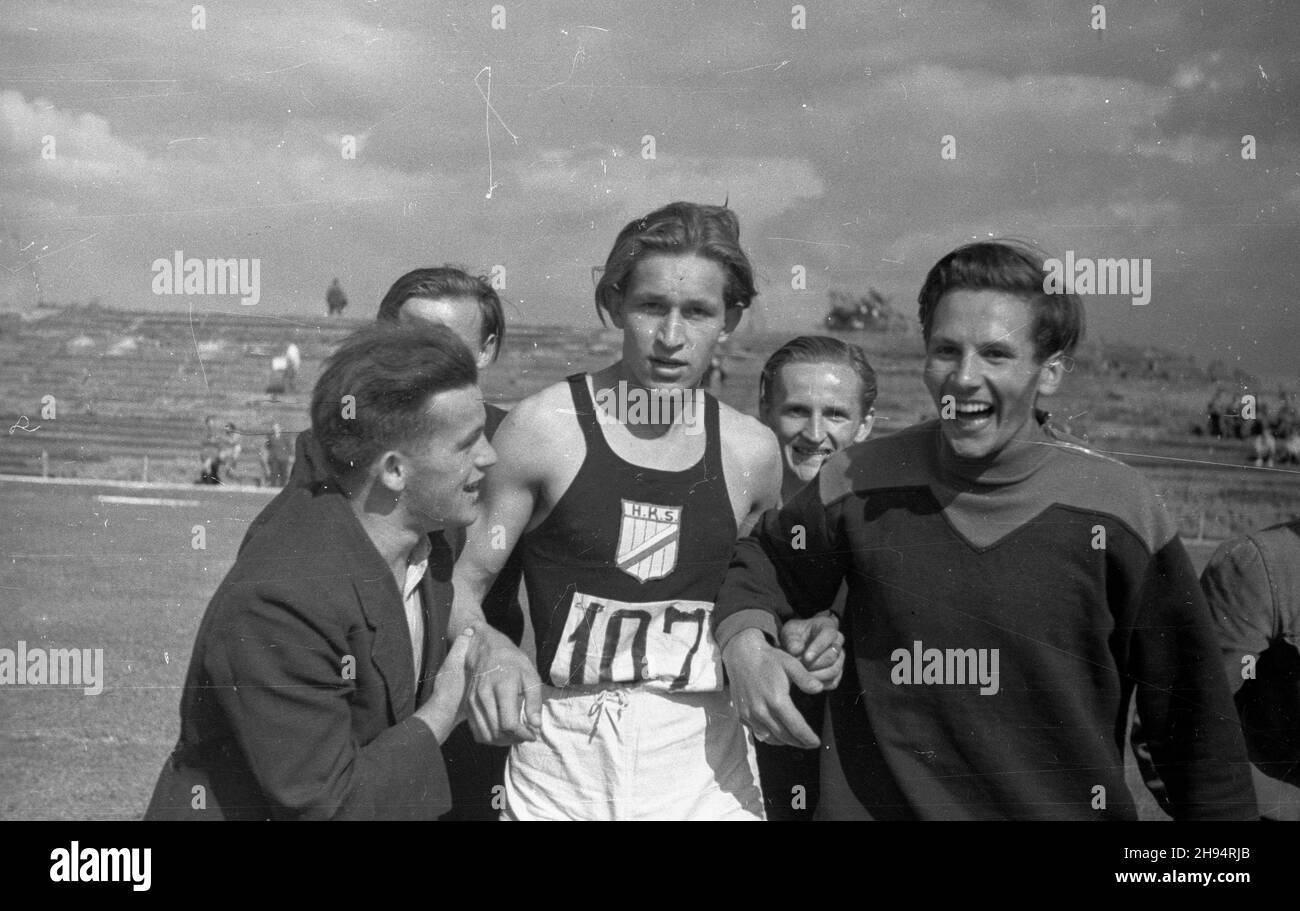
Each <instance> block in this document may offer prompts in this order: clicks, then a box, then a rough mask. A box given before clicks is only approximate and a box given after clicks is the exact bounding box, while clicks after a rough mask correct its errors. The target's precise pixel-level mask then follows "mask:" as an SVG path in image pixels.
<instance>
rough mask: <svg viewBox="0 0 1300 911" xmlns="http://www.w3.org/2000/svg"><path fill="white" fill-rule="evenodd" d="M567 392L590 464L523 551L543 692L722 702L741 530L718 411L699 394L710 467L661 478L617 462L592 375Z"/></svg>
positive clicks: (577, 378) (704, 464) (574, 380)
mask: <svg viewBox="0 0 1300 911" xmlns="http://www.w3.org/2000/svg"><path fill="white" fill-rule="evenodd" d="M568 382H569V390H570V392H571V393H572V394H573V406H574V410H575V412H576V413H577V418H578V424H579V426H580V427H581V428H582V435H583V438H584V439H585V440H586V444H587V454H586V457H585V458H584V459H583V462H582V467H581V468H579V469H578V474H577V476H576V477H575V478H574V479H573V483H571V484H570V485H569V488H568V490H566V491H565V492H564V495H563V496H561V497H560V501H559V502H558V503H556V504H555V507H554V508H553V509H552V510H551V512H550V514H549V515H548V516H547V517H546V519H545V520H544V521H543V522H542V524H541V525H539V526H538V527H537V528H536V529H534V530H533V531H531V532H526V533H525V534H524V535H523V537H522V538H520V541H519V549H520V550H522V553H523V565H524V581H525V584H526V585H527V586H528V605H529V613H530V615H531V617H532V621H533V628H534V630H535V631H536V636H537V667H538V670H539V672H540V673H541V676H542V680H543V682H546V683H549V684H551V685H553V686H590V685H601V684H610V683H613V684H619V683H626V684H629V685H631V684H643V685H645V686H648V687H652V688H656V689H662V690H666V691H670V692H688V691H689V692H701V691H710V690H720V689H722V683H723V677H722V662H721V659H720V657H719V654H718V650H717V645H716V643H715V642H714V640H713V634H712V631H711V630H710V626H709V618H710V614H711V613H712V611H713V599H714V598H715V597H716V596H717V593H718V588H719V587H720V586H721V584H722V578H723V576H724V575H725V574H726V570H727V565H728V563H729V562H730V561H731V554H732V551H733V550H734V548H735V544H736V531H737V529H736V520H735V516H734V515H733V514H732V510H731V500H730V498H729V497H728V495H727V483H726V479H725V477H724V476H723V470H722V444H721V442H720V439H719V435H718V402H717V400H716V399H715V398H713V396H711V395H708V393H705V392H703V391H700V392H697V393H696V394H697V395H702V396H704V401H705V405H704V431H705V446H704V458H703V459H701V460H700V461H699V462H697V463H696V464H695V465H693V466H691V467H690V468H687V469H685V470H683V471H662V470H660V469H657V468H648V467H644V466H641V465H633V464H631V463H629V462H625V461H624V460H623V459H621V458H619V457H618V456H617V455H615V454H614V451H613V450H612V449H611V448H610V447H609V444H608V443H607V442H606V441H605V434H604V432H603V431H602V429H601V427H600V421H599V420H598V419H597V416H596V407H595V404H594V403H593V402H592V400H591V393H590V391H589V389H588V387H587V377H586V374H575V375H573V376H570V377H568ZM697 401H698V400H697ZM697 414H698V412H697ZM695 419H696V420H698V417H696V418H695Z"/></svg>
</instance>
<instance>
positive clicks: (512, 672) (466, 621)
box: [447, 399, 546, 746]
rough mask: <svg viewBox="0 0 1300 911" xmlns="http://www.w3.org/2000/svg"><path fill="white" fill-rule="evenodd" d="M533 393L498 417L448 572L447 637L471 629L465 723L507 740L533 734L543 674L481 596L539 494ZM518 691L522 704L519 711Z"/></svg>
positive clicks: (481, 734)
mask: <svg viewBox="0 0 1300 911" xmlns="http://www.w3.org/2000/svg"><path fill="white" fill-rule="evenodd" d="M536 407H537V406H536V403H535V401H534V400H533V399H529V400H526V401H524V402H521V403H520V404H519V405H517V406H516V407H515V409H514V410H513V411H512V412H511V413H510V414H509V415H507V416H506V419H505V420H504V421H502V423H501V427H500V428H499V429H498V430H497V433H496V436H495V438H494V439H493V447H494V448H495V449H496V451H497V463H496V464H495V465H493V466H492V467H491V468H490V469H489V470H488V472H487V476H486V477H485V478H484V479H483V486H482V488H481V491H482V493H481V496H482V500H481V503H480V507H481V508H480V512H479V518H478V520H477V521H476V522H474V524H473V525H471V526H470V527H469V528H468V529H467V531H466V539H465V548H464V550H463V551H462V552H461V555H460V557H459V559H457V561H456V568H455V570H454V572H453V574H452V584H453V586H454V592H455V594H454V596H453V601H452V607H451V617H450V619H449V621H448V624H447V627H448V635H449V636H455V635H458V634H459V633H460V632H461V630H463V629H465V628H467V627H473V628H474V631H475V636H474V639H473V642H472V643H471V646H470V650H469V656H468V658H467V661H466V667H467V669H468V674H469V678H468V680H467V683H466V690H467V695H468V699H467V702H468V706H469V721H470V727H471V729H472V730H473V732H474V737H475V739H477V740H479V741H480V742H483V743H494V744H497V745H499V746H507V745H509V744H513V743H519V742H521V741H524V740H535V739H536V734H535V731H536V730H537V728H539V727H540V726H541V679H540V678H539V677H538V674H537V669H536V668H535V667H533V663H532V661H530V660H529V659H528V656H527V655H525V654H524V653H523V652H522V651H521V650H520V649H519V648H518V647H517V646H516V645H515V644H514V643H513V642H511V641H510V639H509V637H507V636H505V635H502V634H501V633H499V632H497V631H496V630H494V629H492V628H491V627H490V626H489V625H488V624H487V622H486V621H485V619H484V616H483V607H482V603H483V598H484V597H485V596H486V595H487V593H488V591H489V589H490V588H491V586H492V583H493V581H494V580H495V579H496V577H497V574H498V573H500V572H501V568H502V567H503V566H504V565H505V562H506V560H507V558H509V556H510V552H511V551H512V550H514V548H515V545H516V544H517V543H518V542H519V539H520V537H521V536H522V535H523V532H524V529H525V528H526V527H527V526H528V522H529V520H530V519H531V518H532V514H533V510H534V509H535V507H536V504H537V499H538V496H539V493H540V489H541V488H540V477H539V476H538V473H537V466H538V465H539V464H544V462H545V456H544V453H543V454H542V455H541V456H540V457H539V448H544V447H545V441H544V440H540V439H538V437H539V434H538V433H537V430H536V428H538V427H539V426H541V427H544V426H546V425H545V424H544V423H540V424H539V422H538V419H537V416H536V415H535V414H533V412H534V411H536ZM521 697H522V706H523V710H522V712H521Z"/></svg>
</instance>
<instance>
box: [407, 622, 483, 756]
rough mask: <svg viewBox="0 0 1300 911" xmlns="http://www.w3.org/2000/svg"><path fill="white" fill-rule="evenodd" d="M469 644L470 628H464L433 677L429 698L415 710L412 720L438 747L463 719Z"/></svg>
mask: <svg viewBox="0 0 1300 911" xmlns="http://www.w3.org/2000/svg"><path fill="white" fill-rule="evenodd" d="M473 641H474V630H473V629H466V630H465V631H464V632H463V633H461V634H460V635H459V636H457V637H456V641H455V642H453V643H452V644H451V648H450V649H449V650H448V651H447V657H446V659H445V660H444V661H443V662H442V667H440V668H438V676H437V677H435V678H434V681H433V695H432V696H430V697H429V698H428V699H427V700H425V703H424V705H422V706H420V707H419V708H418V709H416V710H415V714H416V717H418V718H419V719H420V720H421V721H423V722H424V723H425V724H427V725H428V726H429V727H430V728H431V729H432V730H433V736H434V737H437V738H438V743H440V744H441V743H445V742H446V741H447V735H449V734H450V733H451V731H452V729H453V728H454V727H456V725H458V724H460V723H461V722H462V721H464V720H465V678H466V673H465V658H466V656H468V655H469V647H470V643H471V642H473Z"/></svg>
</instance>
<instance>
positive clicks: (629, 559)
mask: <svg viewBox="0 0 1300 911" xmlns="http://www.w3.org/2000/svg"><path fill="white" fill-rule="evenodd" d="M681 532H682V508H681V507H680V506H659V505H656V504H654V503H637V502H636V501H635V500H624V501H623V524H622V526H620V528H619V531H618V550H617V551H616V552H615V554H614V561H615V562H616V563H617V564H618V568H619V569H621V570H623V572H625V573H627V574H628V575H629V576H633V577H634V578H636V579H639V580H640V581H642V582H649V581H650V580H652V579H662V578H663V577H664V576H666V575H668V574H669V573H670V572H672V571H673V567H675V566H676V565H677V541H678V539H679V538H680V537H681Z"/></svg>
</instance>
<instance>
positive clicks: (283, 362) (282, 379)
mask: <svg viewBox="0 0 1300 911" xmlns="http://www.w3.org/2000/svg"><path fill="white" fill-rule="evenodd" d="M288 373H289V359H288V358H286V357H285V356H284V355H277V356H276V357H273V358H271V378H270V380H269V381H267V384H266V393H267V395H269V396H270V397H271V401H273V402H274V401H275V400H276V397H277V396H281V395H284V393H285V389H286V388H287V387H288V384H289V382H288Z"/></svg>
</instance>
